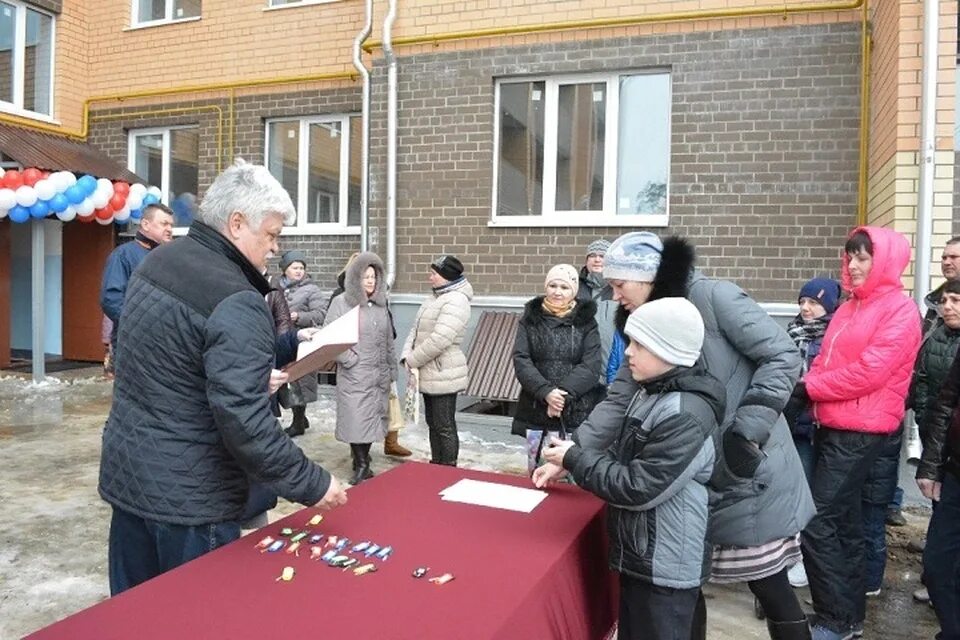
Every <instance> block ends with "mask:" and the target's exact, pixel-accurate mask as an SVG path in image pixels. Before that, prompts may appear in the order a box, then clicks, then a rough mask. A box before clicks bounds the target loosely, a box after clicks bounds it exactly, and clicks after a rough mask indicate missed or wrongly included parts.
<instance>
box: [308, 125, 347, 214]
mask: <svg viewBox="0 0 960 640" xmlns="http://www.w3.org/2000/svg"><path fill="white" fill-rule="evenodd" d="M342 139H343V136H341V135H340V123H339V122H319V123H315V124H311V125H310V176H309V179H308V182H307V185H308V188H307V223H308V224H318V223H329V222H339V221H340V142H341V140H342Z"/></svg>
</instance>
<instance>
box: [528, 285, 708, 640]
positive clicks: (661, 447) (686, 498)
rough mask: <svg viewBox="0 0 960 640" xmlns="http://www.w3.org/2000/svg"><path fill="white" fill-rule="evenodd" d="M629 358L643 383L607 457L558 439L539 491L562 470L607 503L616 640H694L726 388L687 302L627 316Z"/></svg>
mask: <svg viewBox="0 0 960 640" xmlns="http://www.w3.org/2000/svg"><path fill="white" fill-rule="evenodd" d="M625 333H626V335H627V337H628V338H629V339H630V344H629V346H628V347H627V350H626V353H625V357H626V358H627V361H628V364H629V367H630V374H631V376H632V377H633V379H634V380H635V381H636V382H637V383H639V385H640V390H639V391H637V393H636V394H635V395H634V397H633V400H632V401H631V402H630V404H629V405H628V407H627V411H626V415H624V417H623V422H622V424H621V429H620V434H619V437H618V438H617V439H616V441H615V443H614V444H613V446H611V447H610V448H609V449H608V450H606V451H599V450H596V449H583V448H581V447H579V446H578V445H576V444H574V443H573V442H571V441H561V440H557V439H554V440H553V441H552V443H551V445H550V446H549V447H547V448H546V449H544V453H543V455H544V458H545V459H546V460H547V461H549V463H550V464H548V465H546V466H545V467H541V468H540V469H537V471H536V472H535V473H534V476H533V479H534V483H535V484H536V485H537V486H543V485H544V484H545V483H546V481H547V479H548V478H550V477H551V476H553V475H555V474H556V472H557V469H556V468H555V467H554V469H552V470H551V469H550V466H551V465H556V466H562V467H563V468H564V469H566V470H567V471H568V472H569V473H570V474H571V475H573V478H574V480H576V482H577V484H579V485H580V486H582V487H583V488H585V489H587V490H588V491H590V492H592V493H594V494H596V495H597V496H599V497H601V498H603V499H604V500H606V501H607V502H608V503H609V504H610V507H609V511H608V527H607V530H608V533H609V535H610V554H609V557H610V566H611V568H613V569H614V570H616V571H617V572H618V573H619V574H620V615H619V619H620V620H619V631H618V633H619V637H620V638H621V640H632V639H634V638H637V639H639V638H643V639H644V640H657V639H660V638H663V639H667V638H671V639H672V638H689V637H690V631H691V628H692V625H693V619H694V612H695V609H696V605H697V600H698V598H699V597H700V587H701V585H702V584H703V583H704V582H705V581H706V579H707V577H708V576H709V564H708V559H709V556H710V554H709V546H708V544H707V542H706V531H707V517H708V492H707V486H706V485H707V482H708V481H709V479H710V475H711V473H712V472H713V465H714V460H715V448H714V438H715V437H716V436H717V434H718V429H719V422H720V420H721V419H722V417H723V414H724V402H725V398H726V391H725V389H724V387H723V385H721V384H720V382H719V381H718V380H716V379H715V378H713V377H712V376H710V375H709V374H708V373H706V371H705V370H704V369H703V367H702V366H700V364H699V363H698V360H699V358H700V349H701V347H702V346H703V337H704V325H703V319H702V318H701V316H700V312H699V311H697V308H696V307H695V306H694V305H693V304H692V303H691V302H689V301H688V300H686V299H684V298H662V299H660V300H655V301H653V302H648V303H647V304H644V305H642V306H640V307H638V308H637V309H636V310H635V311H633V312H632V313H631V314H630V317H629V318H628V319H627V322H626V327H625Z"/></svg>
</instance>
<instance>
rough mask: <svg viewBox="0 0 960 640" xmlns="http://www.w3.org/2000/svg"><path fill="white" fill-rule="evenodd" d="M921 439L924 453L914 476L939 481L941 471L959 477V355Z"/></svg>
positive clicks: (921, 434) (932, 408)
mask: <svg viewBox="0 0 960 640" xmlns="http://www.w3.org/2000/svg"><path fill="white" fill-rule="evenodd" d="M920 439H921V440H922V442H923V455H922V457H921V458H920V464H919V465H918V466H917V479H918V480H919V479H927V480H938V481H942V480H943V474H944V472H949V473H952V474H954V476H956V477H957V478H958V479H960V358H954V360H953V365H951V367H950V372H949V373H948V374H947V379H946V380H945V381H944V383H943V387H942V388H941V389H940V395H939V396H938V397H937V401H936V403H934V404H933V405H932V407H931V410H930V412H929V414H928V415H927V425H926V429H924V430H923V431H921V432H920Z"/></svg>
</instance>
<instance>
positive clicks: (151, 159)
mask: <svg viewBox="0 0 960 640" xmlns="http://www.w3.org/2000/svg"><path fill="white" fill-rule="evenodd" d="M133 172H134V173H135V174H137V175H138V176H140V177H141V178H143V179H144V180H146V181H147V184H152V185H156V186H160V185H161V184H163V134H161V133H151V134H148V135H139V136H137V137H136V138H134V153H133Z"/></svg>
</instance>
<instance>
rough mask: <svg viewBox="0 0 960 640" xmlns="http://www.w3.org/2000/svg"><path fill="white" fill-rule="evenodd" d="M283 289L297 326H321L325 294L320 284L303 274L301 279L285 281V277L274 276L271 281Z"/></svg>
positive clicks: (325, 310)
mask: <svg viewBox="0 0 960 640" xmlns="http://www.w3.org/2000/svg"><path fill="white" fill-rule="evenodd" d="M271 284H273V286H275V287H277V288H278V289H281V290H282V291H283V295H284V297H285V298H286V299H287V306H288V307H290V311H291V312H295V313H296V314H297V319H296V320H295V321H294V322H295V324H296V325H297V328H299V329H303V328H307V327H322V326H323V319H324V316H326V314H327V302H328V300H327V297H328V296H327V294H326V293H324V292H323V291H321V290H320V286H319V285H317V283H316V282H314V281H313V280H312V279H311V278H310V276H308V275H305V276H303V279H302V280H298V281H296V282H287V280H286V278H282V277H280V278H275V279H274V281H273V282H272V283H271Z"/></svg>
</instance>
